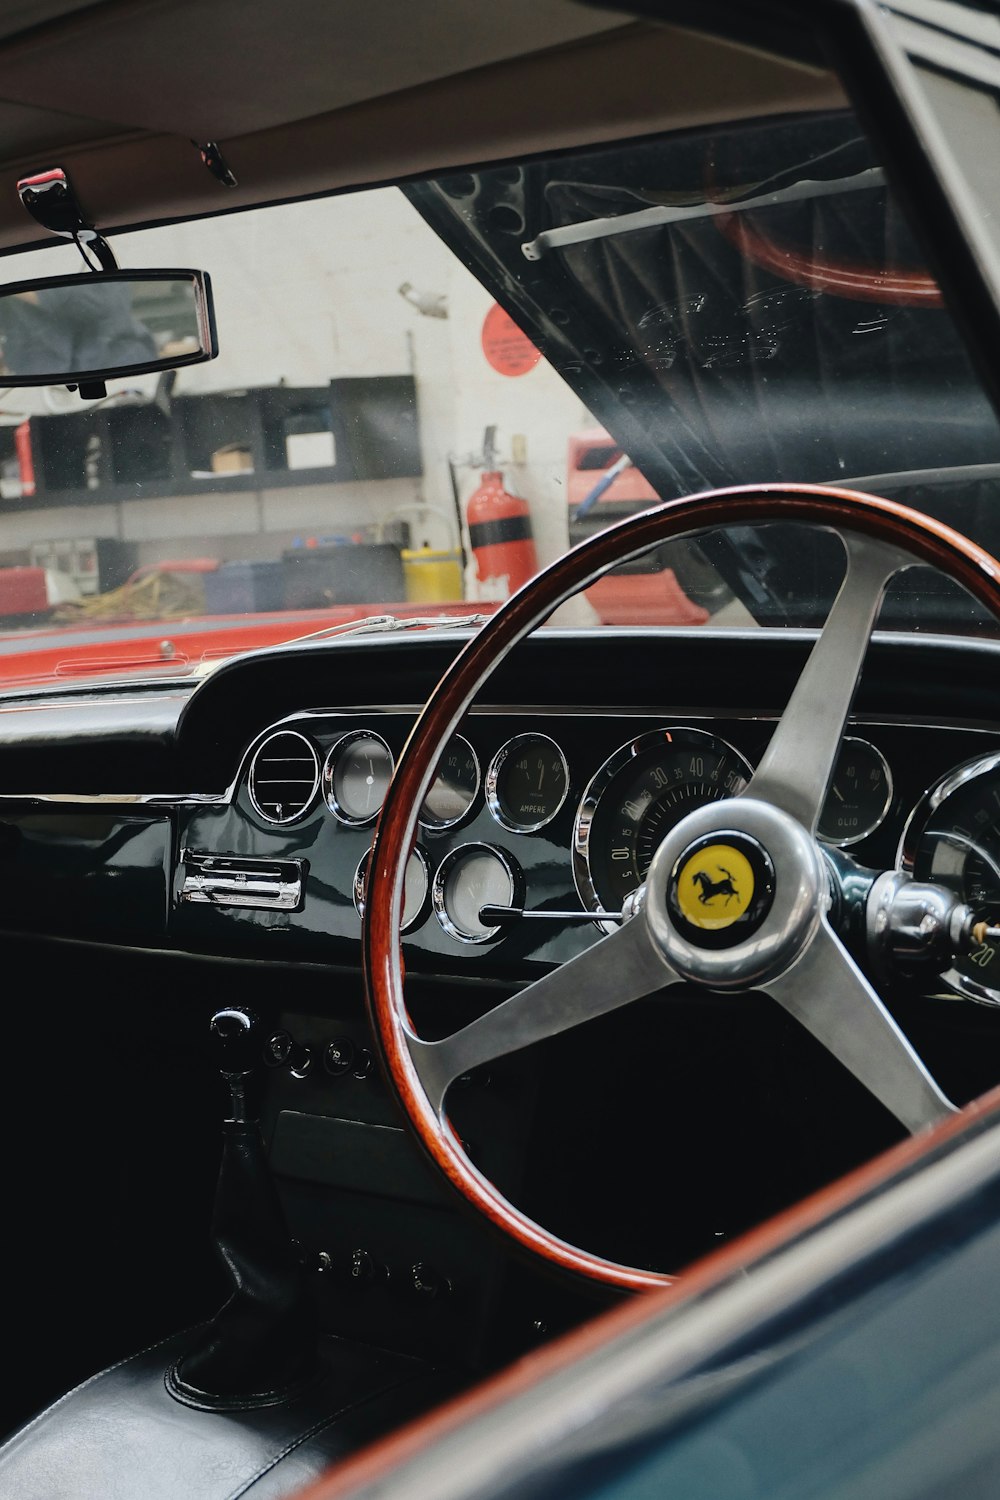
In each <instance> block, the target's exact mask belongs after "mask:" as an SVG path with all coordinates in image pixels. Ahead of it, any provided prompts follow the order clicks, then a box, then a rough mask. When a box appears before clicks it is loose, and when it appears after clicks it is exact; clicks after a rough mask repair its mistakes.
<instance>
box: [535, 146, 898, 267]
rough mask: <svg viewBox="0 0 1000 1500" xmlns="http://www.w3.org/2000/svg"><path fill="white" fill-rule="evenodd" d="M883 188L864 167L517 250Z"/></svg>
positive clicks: (876, 171)
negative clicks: (843, 174) (847, 173)
mask: <svg viewBox="0 0 1000 1500" xmlns="http://www.w3.org/2000/svg"><path fill="white" fill-rule="evenodd" d="M884 186H885V173H884V172H883V170H882V168H881V167H868V168H867V169H866V170H865V171H864V172H855V173H853V174H852V175H851V176H850V177H832V178H829V179H826V178H809V177H806V178H803V179H802V181H801V182H793V183H791V184H790V185H789V186H788V187H783V188H776V189H775V190H774V192H771V193H760V194H758V195H757V196H756V197H753V198H734V199H732V200H731V201H730V202H718V201H715V200H710V201H709V202H707V203H689V204H685V205H680V204H676V205H671V204H666V203H662V204H656V205H654V206H653V207H652V208H640V209H639V210H637V212H636V213H634V214H617V215H616V216H615V217H614V218H601V219H587V220H585V221H584V222H582V223H580V224H565V225H564V226H563V227H562V228H561V229H544V230H543V231H542V233H541V234H539V235H537V236H536V237H535V239H533V240H527V241H525V243H524V244H523V245H522V246H521V254H522V255H523V256H524V258H525V260H541V258H542V256H543V255H545V254H547V253H548V251H550V250H564V249H565V248H566V247H567V246H568V245H583V244H585V243H586V242H587V241H588V240H603V239H608V238H609V237H610V236H611V235H613V234H628V233H629V232H630V231H631V230H634V229H652V228H655V227H656V226H657V225H658V224H682V223H684V222H685V221H686V220H688V219H708V218H711V217H712V216H713V215H714V214H735V213H742V212H743V210H744V209H747V208H773V207H775V206H776V205H777V204H779V203H795V202H798V201H799V200H801V199H805V198H827V197H830V196H832V195H833V194H834V193H851V192H857V191H858V190H859V189H861V188H877V187H884Z"/></svg>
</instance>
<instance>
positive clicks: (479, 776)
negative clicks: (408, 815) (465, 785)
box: [418, 734, 483, 833]
mask: <svg viewBox="0 0 1000 1500" xmlns="http://www.w3.org/2000/svg"><path fill="white" fill-rule="evenodd" d="M455 743H459V744H462V745H464V746H465V748H466V750H468V752H469V754H470V755H471V757H472V764H473V765H474V766H475V768H476V785H475V787H474V788H473V791H472V795H471V796H470V798H469V800H468V802H467V803H466V805H465V807H464V808H463V809H462V811H461V812H460V813H458V814H456V816H455V817H454V818H449V819H448V820H447V821H445V820H444V819H442V818H438V817H435V816H434V815H433V814H432V815H431V816H430V817H429V818H426V817H425V816H424V809H425V808H426V806H427V797H429V796H430V795H431V792H432V791H433V790H434V782H431V787H430V790H429V791H428V793H427V797H425V798H424V800H423V802H422V803H421V805H420V816H419V818H418V822H419V823H420V826H421V828H424V829H426V830H427V832H428V833H440V832H441V831H442V829H445V828H457V827H458V825H459V823H463V822H464V821H465V819H466V818H467V817H468V816H469V814H470V813H471V812H472V809H473V808H474V807H475V805H476V798H477V797H478V796H479V789H480V787H481V786H482V784H483V771H482V766H481V765H480V763H479V756H478V755H477V754H476V752H475V750H473V748H472V746H471V745H470V744H469V741H468V740H467V739H466V738H465V735H464V734H453V735H451V736H450V737H449V739H448V743H447V744H446V745H445V747H444V750H442V752H441V756H440V757H439V762H440V760H441V759H442V758H443V757H444V755H445V753H446V752H447V750H448V749H449V747H450V746H451V745H453V744H455ZM436 780H437V768H436V767H435V771H434V781H436Z"/></svg>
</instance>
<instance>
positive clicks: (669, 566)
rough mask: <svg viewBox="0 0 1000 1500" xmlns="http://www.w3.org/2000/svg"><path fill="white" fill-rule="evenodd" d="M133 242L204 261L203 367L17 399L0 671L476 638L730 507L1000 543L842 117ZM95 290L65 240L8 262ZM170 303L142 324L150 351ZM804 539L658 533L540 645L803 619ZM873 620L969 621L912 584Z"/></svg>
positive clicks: (164, 335)
mask: <svg viewBox="0 0 1000 1500" xmlns="http://www.w3.org/2000/svg"><path fill="white" fill-rule="evenodd" d="M114 247H115V251H116V253H117V256H118V259H119V262H120V263H121V265H122V266H123V267H124V268H127V269H130V270H131V269H140V268H144V267H145V268H157V267H165V266H197V267H198V268H200V269H202V270H204V271H206V272H208V273H209V275H210V276H211V279H212V284H213V288H214V293H215V302H216V321H217V327H218V340H219V349H220V352H219V357H218V358H217V359H216V360H214V361H211V362H209V363H206V364H201V365H194V366H190V367H188V368H183V369H180V370H177V371H168V372H166V373H161V374H159V375H141V376H138V377H135V378H134V379H131V380H129V381H117V382H111V383H109V386H108V394H107V396H106V397H103V398H101V399H98V400H86V401H85V400H81V398H80V395H79V393H77V392H75V391H71V390H69V389H67V388H66V387H65V386H52V387H46V388H37V389H27V388H22V389H8V390H6V391H4V392H3V393H2V396H0V516H2V525H0V627H2V635H0V680H2V681H4V682H5V683H7V684H16V683H19V682H29V681H38V680H44V679H51V678H53V677H55V678H58V679H63V680H73V679H75V678H86V679H89V680H93V679H95V678H97V677H108V676H112V677H114V676H117V675H122V674H134V673H136V672H139V673H144V674H145V675H149V674H150V673H151V672H152V673H156V672H158V671H163V670H166V671H169V672H177V671H178V670H184V669H185V668H186V669H189V670H190V669H193V668H195V667H197V666H199V665H200V664H202V663H204V662H212V661H216V660H219V659H221V658H222V657H224V656H225V655H227V654H229V653H231V652H233V651H236V650H241V649H246V648H247V647H250V646H255V645H260V644H268V643H271V642H275V641H279V640H284V639H289V638H292V637H296V636H301V635H306V634H309V633H312V632H316V631H321V630H325V629H329V628H338V627H348V626H350V625H351V624H352V623H353V622H357V621H359V620H363V619H365V618H367V617H370V616H390V617H392V618H394V619H404V618H406V617H415V618H417V619H420V620H424V619H427V618H435V617H437V616H439V615H447V616H460V617H461V616H467V615H471V614H479V615H482V614H484V613H488V612H489V611H490V610H492V609H494V608H496V605H497V603H498V602H499V601H500V600H502V599H503V598H505V597H506V596H507V595H508V594H509V593H510V592H511V591H512V590H513V589H514V588H516V587H518V586H519V585H520V584H521V583H522V582H524V581H525V579H526V578H527V577H529V576H530V575H531V573H532V572H533V571H535V570H536V569H537V568H538V567H539V566H541V565H544V564H545V563H546V562H548V561H549V560H551V559H552V558H554V557H555V556H557V555H559V554H560V553H561V552H562V551H564V550H565V549H566V548H567V547H568V546H569V545H571V544H572V543H573V542H575V541H577V540H579V539H581V538H582V537H585V536H587V535H589V534H590V533H591V532H593V531H594V530H595V529H599V528H601V527H603V526H606V525H607V524H609V522H610V521H612V520H614V519H617V518H619V517H621V516H623V515H627V514H630V513H632V512H634V511H636V510H638V509H643V508H645V507H647V506H649V505H651V504H653V503H655V502H656V501H657V500H658V499H660V498H670V497H672V496H675V495H678V494H683V493H691V492H694V491H696V490H699V489H704V488H709V487H712V486H715V485H719V484H732V483H746V482H750V481H773V480H787V481H794V482H801V481H812V482H835V483H838V484H844V483H849V484H853V485H855V486H857V487H860V488H864V489H868V490H871V491H874V492H876V493H881V494H886V495H891V496H893V497H895V498H899V499H902V500H904V501H906V502H907V503H909V504H912V505H914V506H916V507H917V508H919V509H922V510H926V511H929V512H931V513H933V514H935V515H937V516H940V517H941V518H943V519H945V520H947V521H949V522H950V523H951V524H953V525H955V526H957V527H958V528H959V529H961V530H963V531H965V532H967V533H968V534H970V535H972V536H973V537H975V538H976V539H977V540H979V541H980V542H982V543H983V544H984V545H986V546H987V547H988V548H990V549H991V550H994V551H996V550H1000V537H998V536H997V535H996V532H997V520H996V515H997V507H996V504H995V503H994V493H993V492H994V489H995V486H996V484H997V480H998V477H1000V444H998V430H997V422H996V418H995V416H994V414H993V412H992V409H991V407H990V406H989V405H988V403H987V401H986V399H985V397H984V396H983V394H982V392H981V390H980V388H979V385H978V383H977V380H976V377H975V375H974V373H973V371H972V368H971V366H970V364H969V361H968V359H967V357H966V354H965V352H964V350H963V348H962V345H961V343H960V341H959V338H958V336H957V334H956V332H955V329H954V326H953V324H952V321H951V318H950V316H949V314H948V312H947V310H946V309H945V307H944V306H943V304H942V299H941V295H940V293H939V291H938V288H937V286H936V285H935V283H934V281H933V279H932V278H931V277H930V276H929V274H928V272H927V270H926V269H925V267H924V266H923V264H922V262H921V257H920V254H919V251H918V249H917V246H916V244H915V242H914V239H913V237H912V234H911V233H910V231H909V229H908V226H907V225H906V223H905V222H904V220H903V218H902V215H901V213H900V212H899V210H898V208H897V207H896V205H895V203H894V201H893V198H892V196H891V194H890V193H889V192H888V190H887V188H886V185H885V181H884V177H883V174H882V172H881V170H880V168H879V164H878V162H877V161H876V160H875V159H874V157H873V156H872V152H871V148H870V146H869V144H868V142H867V141H866V139H865V137H864V136H863V135H862V133H861V131H860V129H859V127H858V125H857V122H856V121H855V119H854V118H853V117H852V116H851V115H850V114H849V113H847V112H846V111H837V112H832V113H829V112H828V113H823V114H816V115H810V116H796V117H794V118H789V117H785V118H777V119H774V118H772V119H764V120H751V121H744V122H739V123H735V124H728V125H726V126H722V127H720V126H716V127H712V128H711V129H704V130H698V131H691V132H686V133H684V134H680V135H673V136H668V137H663V138H659V139H656V140H651V141H648V142H643V143H639V144H636V143H631V144H628V145H625V146H620V147H614V148H604V149H601V150H598V151H589V152H586V153H577V154H574V155H566V156H561V157H559V158H557V159H553V160H549V161H537V160H536V161H531V162H529V163H526V164H523V165H520V166H510V165H507V166H504V167H502V168H493V169H490V170H485V171H482V172H478V173H472V172H468V173H462V174H452V175H451V176H449V177H446V178H442V179H441V180H439V181H436V182H424V183H418V184H409V185H408V186H407V187H406V188H404V189H403V190H400V189H396V188H379V189H374V190H369V191H365V192H359V193H354V194H350V195H342V196H337V197H331V198H323V199H313V200H310V201H307V202H298V203H289V204H284V205H278V206H275V207H270V208H267V209H261V210H255V211H251V212H245V213H239V214H231V215H220V216H217V217H213V218H210V219H206V220H203V221H198V222H189V223H184V224H180V225H172V226H166V227H160V228H154V229H149V230H145V231H136V232H132V233H128V234H122V235H118V236H116V237H115V239H114ZM78 268H79V258H78V255H77V251H76V249H75V248H74V247H73V246H70V245H63V244H60V245H55V246H54V247H52V248H49V249H46V250H44V251H35V252H33V253H31V254H22V255H13V256H9V257H7V258H6V260H5V265H4V269H5V273H6V276H5V279H6V280H8V281H17V280H21V279H25V278H30V277H34V276H40V275H53V274H58V273H61V272H65V271H73V270H76V269H78ZM498 297H499V298H500V299H501V301H498V300H497V299H498ZM10 300H11V301H12V302H13V301H14V300H15V299H10ZM178 311H179V310H178V309H177V308H174V307H173V306H172V305H171V303H170V299H169V297H164V298H162V299H161V301H160V304H159V305H157V306H155V307H153V306H150V308H148V309H146V310H144V321H145V322H146V324H147V326H148V327H149V328H150V329H151V331H152V334H153V336H154V338H155V340H156V343H157V348H158V351H160V352H162V351H163V350H167V351H169V349H170V348H171V346H172V341H174V340H176V338H177V337H178V330H177V327H176V326H175V325H176V323H177V315H178ZM511 313H513V314H515V315H516V316H515V317H512V316H511ZM0 334H2V336H3V337H4V339H5V340H13V339H14V338H15V336H17V337H21V336H22V335H23V329H22V328H18V329H17V330H16V331H15V330H12V329H10V328H7V327H4V328H3V329H0ZM11 347H13V346H11ZM543 350H544V351H545V352H544V353H543V352H542V351H543ZM792 530H793V529H792V528H788V527H777V526H771V527H760V528H756V529H753V530H751V529H750V528H741V529H740V530H738V531H735V530H734V531H732V532H730V533H727V534H725V535H721V536H713V537H709V538H701V539H698V540H694V541H691V542H682V543H673V544H671V545H670V546H668V547H663V548H661V549H659V551H658V552H657V553H656V554H654V555H651V556H649V557H647V558H644V559H641V560H639V561H636V562H632V563H629V564H628V565H627V566H626V567H624V568H623V569H621V570H620V571H619V573H618V574H617V575H616V576H614V577H610V578H608V579H605V580H602V581H601V583H599V584H598V585H597V586H596V587H594V588H592V589H590V590H589V591H588V593H587V595H586V597H585V598H582V599H581V600H578V601H574V603H573V604H572V605H571V606H568V607H566V608H564V610H562V611H560V612H559V613H558V615H557V617H556V623H571V624H580V625H594V624H605V625H629V624H643V625H649V624H653V625H677V624H680V625H686V626H700V627H706V628H707V627H711V626H713V625H721V624H730V623H734V622H735V623H738V624H751V623H753V622H757V623H775V622H781V623H785V624H815V623H818V622H819V621H820V620H821V618H822V615H823V613H824V611H825V609H826V607H827V605H828V604H829V601H830V598H831V597H832V594H833V592H834V590H835V588H836V586H837V582H838V580H839V577H840V575H841V573H842V557H841V552H840V548H839V543H838V542H837V541H836V539H835V538H832V537H830V536H829V535H826V534H824V533H821V532H818V531H816V532H810V533H808V534H807V535H806V536H805V537H802V536H799V535H793V534H792ZM883 623H888V624H890V625H893V624H899V625H905V626H907V627H912V626H914V625H917V626H921V627H927V626H932V627H934V628H947V629H959V630H969V629H976V630H978V629H982V628H985V625H984V622H983V620H982V619H981V617H980V615H979V614H978V613H977V610H976V609H975V608H974V607H973V606H972V605H971V604H970V603H969V602H968V601H967V600H966V599H965V598H964V597H960V596H959V594H958V592H957V590H954V589H951V588H949V587H947V586H946V585H944V584H934V585H930V584H928V581H927V577H926V575H925V574H924V570H918V572H915V573H913V574H908V575H904V579H903V580H902V581H901V582H900V583H899V584H898V585H895V586H894V593H893V597H892V598H891V599H890V601H889V603H888V604H887V606H886V609H885V611H884V615H883Z"/></svg>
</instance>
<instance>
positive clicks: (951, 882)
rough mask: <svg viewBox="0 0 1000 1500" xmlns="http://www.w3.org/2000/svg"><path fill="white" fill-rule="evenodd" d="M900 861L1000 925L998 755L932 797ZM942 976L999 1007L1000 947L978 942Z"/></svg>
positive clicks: (962, 771) (907, 836)
mask: <svg viewBox="0 0 1000 1500" xmlns="http://www.w3.org/2000/svg"><path fill="white" fill-rule="evenodd" d="M901 863H902V864H903V866H904V868H908V869H912V873H913V877H914V879H915V880H931V881H934V882H936V883H937V884H938V885H943V886H946V887H947V888H948V889H949V890H952V891H955V892H956V893H957V894H958V895H960V896H961V897H962V899H963V901H966V902H967V903H968V904H969V906H971V907H972V909H973V911H974V912H975V914H976V916H977V917H979V918H984V919H985V920H986V921H988V922H989V923H991V924H995V923H996V922H997V921H998V920H1000V755H990V756H986V757H984V758H982V759H980V760H975V761H969V762H968V763H967V764H966V765H964V766H960V767H959V768H958V770H957V771H953V772H952V773H951V775H949V776H948V777H946V778H945V780H944V781H942V782H940V783H939V784H938V785H937V786H936V787H934V788H932V790H931V791H930V792H928V793H927V795H926V796H925V797H924V799H923V801H922V802H921V803H920V805H919V806H918V807H917V809H916V810H915V811H914V813H913V815H912V817H911V818H910V821H909V823H908V825H907V828H906V832H905V833H904V835H903V848H902V851H901ZM943 977H944V980H945V982H946V983H947V984H949V985H950V986H951V987H952V988H953V989H955V990H957V991H958V993H959V994H962V995H967V996H968V997H969V998H970V999H972V1000H979V1001H981V1002H983V1003H984V1004H986V1005H1000V945H998V944H997V943H995V942H988V943H980V944H979V946H978V947H976V948H974V949H973V950H972V952H971V953H968V954H964V955H963V956H962V957H960V958H957V959H956V960H955V964H954V967H953V968H951V969H950V970H949V971H948V973H947V974H945V975H944V976H943Z"/></svg>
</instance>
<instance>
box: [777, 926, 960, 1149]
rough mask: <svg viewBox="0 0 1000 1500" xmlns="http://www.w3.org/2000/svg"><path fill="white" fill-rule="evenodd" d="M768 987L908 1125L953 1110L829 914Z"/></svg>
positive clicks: (931, 1121) (922, 1124) (934, 1119)
mask: <svg viewBox="0 0 1000 1500" xmlns="http://www.w3.org/2000/svg"><path fill="white" fill-rule="evenodd" d="M766 988H767V991H768V993H769V994H770V995H771V996H772V998H773V999H775V1000H776V1001H777V1002H778V1004H779V1005H781V1006H783V1007H784V1009H785V1010H787V1011H788V1013H789V1015H791V1016H794V1017H795V1019H796V1020H797V1021H798V1022H799V1024H800V1025H802V1026H804V1027H805V1029H806V1030H807V1031H808V1032H810V1033H811V1034H812V1035H813V1036H814V1037H815V1038H816V1040H817V1041H818V1042H821V1043H822V1045H823V1046H824V1047H825V1048H826V1050H827V1051H828V1052H830V1053H832V1054H833V1056H834V1057H835V1058H837V1060H838V1061H839V1062H841V1063H843V1065H844V1067H845V1068H847V1069H848V1071H849V1072H851V1073H853V1075H854V1077H855V1078H856V1079H857V1080H858V1081H859V1083H862V1084H864V1086H865V1088H866V1089H867V1090H868V1091H869V1093H871V1094H874V1096H875V1098H876V1099H878V1100H879V1101H880V1102H881V1103H882V1104H884V1105H885V1107H886V1109H888V1110H889V1111H890V1112H891V1113H892V1114H894V1115H895V1116H896V1119H897V1120H899V1121H900V1122H901V1124H903V1125H905V1127H906V1129H907V1130H909V1131H911V1132H914V1131H917V1130H923V1129H924V1128H925V1127H926V1126H928V1125H933V1124H935V1123H936V1122H937V1121H939V1120H943V1119H945V1118H947V1116H948V1115H951V1114H954V1113H955V1105H954V1104H952V1102H951V1100H950V1099H948V1098H946V1096H945V1095H944V1094H943V1093H942V1092H941V1090H940V1089H939V1088H938V1086H937V1084H936V1083H935V1082H934V1079H933V1078H932V1077H931V1075H930V1073H928V1071H927V1069H926V1068H925V1067H924V1064H923V1063H922V1062H921V1060H920V1058H919V1057H918V1056H917V1054H916V1052H915V1051H914V1050H913V1048H912V1047H911V1046H910V1043H909V1042H908V1041H907V1039H906V1037H905V1036H904V1035H903V1033H902V1031H900V1029H899V1027H898V1026H897V1025H896V1022H895V1021H894V1020H893V1018H892V1016H891V1015H890V1014H889V1012H888V1011H887V1010H886V1008H885V1006H884V1005H883V1004H882V1001H881V1000H880V999H879V997H878V995H877V994H876V993H875V991H874V990H873V989H872V987H871V985H870V984H869V983H868V980H867V979H866V978H865V976H864V975H863V974H862V972H861V970H860V969H859V968H858V967H857V965H856V964H855V962H854V960H853V959H852V958H851V957H850V955H849V954H848V953H847V951H846V949H845V948H844V947H843V945H842V944H841V942H840V940H839V938H837V937H835V936H834V934H833V932H832V931H831V929H830V927H829V925H828V923H827V922H826V920H825V919H824V920H823V921H822V922H821V923H820V925H819V927H818V929H817V931H816V934H815V936H814V937H813V940H812V942H811V943H810V944H809V945H808V947H807V948H806V949H805V951H804V952H803V953H802V955H801V957H800V958H799V959H798V961H797V963H795V964H794V965H793V966H792V967H791V968H790V969H788V970H786V971H785V973H784V974H782V975H781V976H780V977H779V978H777V979H775V980H772V981H771V982H770V983H769V984H768V985H767V986H766Z"/></svg>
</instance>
